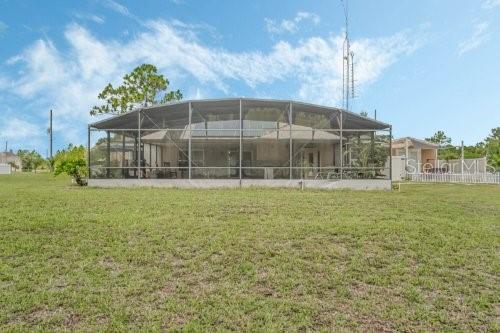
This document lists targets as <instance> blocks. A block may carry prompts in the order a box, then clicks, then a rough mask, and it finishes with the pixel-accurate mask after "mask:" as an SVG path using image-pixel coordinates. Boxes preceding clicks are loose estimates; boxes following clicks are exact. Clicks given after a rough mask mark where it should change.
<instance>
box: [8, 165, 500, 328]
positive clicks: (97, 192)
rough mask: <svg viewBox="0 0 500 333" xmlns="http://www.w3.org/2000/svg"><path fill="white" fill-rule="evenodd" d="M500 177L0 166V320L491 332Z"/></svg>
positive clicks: (35, 324) (495, 309) (47, 324)
mask: <svg viewBox="0 0 500 333" xmlns="http://www.w3.org/2000/svg"><path fill="white" fill-rule="evenodd" d="M499 245H500V187H499V186H493V185H492V186H487V185H485V186H466V185H403V187H402V190H401V192H397V191H394V192H354V191H312V190H305V191H300V190H290V189H287V190H285V189H282V190H281V189H272V190H269V189H244V190H234V189H231V190H177V189H149V188H143V189H95V188H79V187H77V186H72V185H70V182H69V179H68V178H64V177H61V178H53V177H52V176H50V175H47V174H45V175H33V174H27V175H18V174H17V175H12V176H0V330H2V331H4V330H20V331H24V330H27V329H38V330H46V331H53V330H84V331H99V330H108V331H124V330H152V331H156V330H167V331H168V330H173V331H176V330H186V331H206V330H245V331H308V330H311V331H312V330H314V331H316V330H323V331H336V330H362V331H366V330H372V331H384V330H385V331H389V330H402V331H415V330H425V331H429V330H430V331H443V330H453V331H455V330H459V331H476V332H477V331H491V332H494V331H496V332H498V331H499V329H500V323H499V320H498V318H499V316H500V305H499V303H500V289H499V286H500V281H499V280H500V279H499V273H500V262H499V249H500V246H499Z"/></svg>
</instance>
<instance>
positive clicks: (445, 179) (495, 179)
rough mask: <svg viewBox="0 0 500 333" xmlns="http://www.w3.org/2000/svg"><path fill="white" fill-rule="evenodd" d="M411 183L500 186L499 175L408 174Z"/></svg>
mask: <svg viewBox="0 0 500 333" xmlns="http://www.w3.org/2000/svg"><path fill="white" fill-rule="evenodd" d="M407 176H408V178H409V179H410V180H411V181H413V182H428V183H469V184H471V183H472V184H474V183H477V184H500V173H471V174H467V173H464V174H460V173H441V174H440V173H413V174H411V173H408V174H407Z"/></svg>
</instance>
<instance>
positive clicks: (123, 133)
mask: <svg viewBox="0 0 500 333" xmlns="http://www.w3.org/2000/svg"><path fill="white" fill-rule="evenodd" d="M124 167H125V132H124V131H123V132H122V178H125V169H124Z"/></svg>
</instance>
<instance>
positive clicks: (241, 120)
mask: <svg viewBox="0 0 500 333" xmlns="http://www.w3.org/2000/svg"><path fill="white" fill-rule="evenodd" d="M242 163H243V111H242V108H241V98H240V165H239V166H240V171H239V175H240V187H241V179H242V178H243V174H242V171H243V168H242ZM229 173H230V174H231V170H229Z"/></svg>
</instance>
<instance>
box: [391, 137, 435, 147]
mask: <svg viewBox="0 0 500 333" xmlns="http://www.w3.org/2000/svg"><path fill="white" fill-rule="evenodd" d="M406 142H408V148H416V149H437V148H439V145H438V144H435V143H432V142H428V141H425V140H421V139H417V138H412V137H409V136H407V137H404V138H399V139H395V140H392V148H406Z"/></svg>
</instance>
